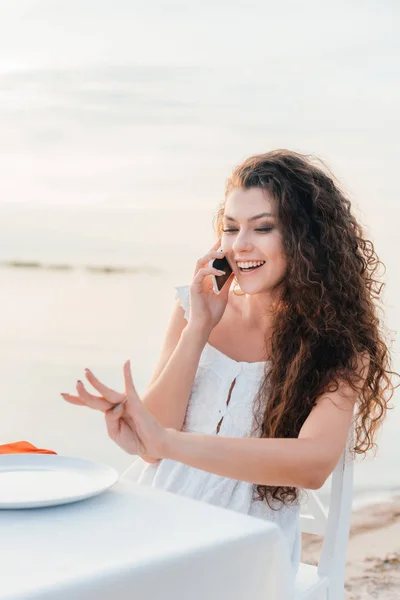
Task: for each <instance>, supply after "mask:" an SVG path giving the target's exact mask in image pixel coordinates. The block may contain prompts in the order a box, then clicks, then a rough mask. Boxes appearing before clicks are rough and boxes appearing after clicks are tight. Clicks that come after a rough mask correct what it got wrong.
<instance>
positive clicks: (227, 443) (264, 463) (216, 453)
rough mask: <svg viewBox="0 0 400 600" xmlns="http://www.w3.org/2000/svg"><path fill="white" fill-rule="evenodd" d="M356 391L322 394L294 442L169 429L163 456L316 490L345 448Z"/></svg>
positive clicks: (363, 363)
mask: <svg viewBox="0 0 400 600" xmlns="http://www.w3.org/2000/svg"><path fill="white" fill-rule="evenodd" d="M367 372H368V364H367V360H366V359H364V360H363V359H362V357H361V360H360V364H359V369H358V373H359V374H361V377H362V381H364V380H365V377H366V374H367ZM360 389H361V388H360ZM358 393H359V392H358V391H354V390H353V389H352V388H351V387H350V386H349V385H348V384H347V383H346V382H342V384H341V385H340V387H339V389H338V390H337V391H336V392H327V393H326V394H323V395H322V396H321V397H320V398H319V400H318V401H317V404H316V406H315V407H314V408H313V409H312V411H311V413H310V415H309V416H308V418H307V419H306V421H305V422H304V424H303V426H302V428H301V431H300V433H299V437H298V438H271V439H257V438H230V437H220V436H218V435H202V434H197V433H187V432H182V431H173V430H170V431H169V435H168V441H167V444H166V448H165V451H164V452H163V457H164V458H171V459H172V460H177V461H179V462H182V463H184V464H185V465H189V466H191V467H195V468H197V469H202V470H203V471H208V472H209V473H215V474H216V475H221V476H222V477H230V478H232V479H237V480H239V481H247V482H250V483H254V484H259V485H272V486H293V487H300V488H308V489H319V488H320V487H321V486H322V485H323V484H324V482H325V481H326V479H327V478H328V477H329V475H330V474H331V473H332V471H333V469H334V468H335V466H336V464H337V462H338V460H339V458H340V455H341V453H342V451H343V449H344V447H345V443H346V439H347V436H348V433H349V428H350V425H351V421H352V417H353V410H354V405H355V402H356V400H357V397H358Z"/></svg>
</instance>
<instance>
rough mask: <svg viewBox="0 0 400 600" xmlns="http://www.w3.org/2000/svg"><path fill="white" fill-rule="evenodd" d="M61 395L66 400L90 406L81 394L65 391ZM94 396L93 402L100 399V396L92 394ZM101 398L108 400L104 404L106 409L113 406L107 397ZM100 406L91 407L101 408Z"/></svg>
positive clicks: (78, 404)
mask: <svg viewBox="0 0 400 600" xmlns="http://www.w3.org/2000/svg"><path fill="white" fill-rule="evenodd" d="M61 396H62V397H63V398H64V400H66V401H67V402H69V403H70V404H76V405H77V406H88V404H87V402H85V401H84V400H83V399H82V398H80V397H79V396H74V395H73V394H65V393H63V394H61ZM92 398H93V403H94V402H95V400H99V398H98V397H97V396H93V395H92ZM101 400H104V402H106V404H105V405H104V410H107V407H108V408H112V406H113V405H112V404H111V403H110V402H107V400H106V399H105V398H101ZM99 406H100V405H99ZM99 406H96V407H94V406H93V407H91V408H98V409H99Z"/></svg>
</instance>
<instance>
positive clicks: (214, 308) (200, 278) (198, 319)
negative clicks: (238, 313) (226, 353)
mask: <svg viewBox="0 0 400 600" xmlns="http://www.w3.org/2000/svg"><path fill="white" fill-rule="evenodd" d="M220 245H221V240H218V241H217V242H216V244H215V245H214V246H213V247H212V249H211V250H210V251H209V252H208V253H207V254H205V256H203V257H202V258H200V259H199V260H198V261H197V264H196V269H195V272H194V276H193V281H192V284H191V286H190V316H189V323H188V325H190V326H191V327H192V328H193V327H194V328H196V329H199V330H201V331H203V332H205V333H206V334H210V333H211V330H212V329H213V328H214V327H215V326H216V325H217V323H219V321H220V320H221V318H222V315H223V314H224V311H225V308H226V305H227V303H228V294H229V288H230V284H231V283H232V281H233V279H234V277H235V276H234V274H233V273H232V274H231V275H230V277H229V279H228V280H227V282H226V283H225V285H224V286H223V288H222V290H221V291H220V292H219V293H218V294H216V293H215V291H214V288H213V282H212V278H211V275H221V272H220V271H218V269H214V268H212V267H209V262H210V260H213V259H214V258H221V257H223V256H224V254H222V253H221V252H217V250H218V248H219V247H220Z"/></svg>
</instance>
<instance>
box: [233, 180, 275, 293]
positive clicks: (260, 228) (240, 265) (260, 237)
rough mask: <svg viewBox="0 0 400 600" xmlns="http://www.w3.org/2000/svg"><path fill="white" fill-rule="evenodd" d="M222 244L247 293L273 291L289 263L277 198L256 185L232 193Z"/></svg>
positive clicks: (240, 283)
mask: <svg viewBox="0 0 400 600" xmlns="http://www.w3.org/2000/svg"><path fill="white" fill-rule="evenodd" d="M260 215H263V216H260ZM269 215H271V216H269ZM255 217H257V218H255ZM221 246H222V249H223V250H224V252H225V253H226V254H225V256H226V258H227V259H228V262H229V263H230V265H231V267H232V269H233V271H234V273H235V276H236V278H237V280H238V283H239V286H240V288H241V289H242V291H243V292H245V293H246V294H259V293H265V292H272V291H274V290H275V289H276V288H277V286H278V285H279V284H280V283H281V282H282V280H283V279H284V276H285V272H286V264H287V262H286V257H285V255H284V252H283V243H282V234H281V230H280V226H279V222H278V217H277V214H276V205H275V201H274V199H273V198H272V197H271V196H270V195H269V194H268V193H267V192H266V191H265V190H263V189H261V188H256V187H253V188H249V189H234V190H232V191H231V192H230V193H229V195H228V196H227V199H226V203H225V207H224V215H223V219H222V235H221ZM260 263H262V264H260ZM259 264H260V266H256V265H259ZM254 266H256V268H252V267H254Z"/></svg>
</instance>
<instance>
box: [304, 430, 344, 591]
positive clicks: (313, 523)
mask: <svg viewBox="0 0 400 600" xmlns="http://www.w3.org/2000/svg"><path fill="white" fill-rule="evenodd" d="M353 439H354V431H353V428H352V429H351V430H350V434H349V437H348V440H347V444H346V448H345V450H344V451H343V453H342V456H341V457H340V460H339V462H338V464H337V465H336V467H335V469H334V471H333V473H332V487H331V492H330V502H329V511H328V514H326V510H325V508H324V507H323V505H322V503H321V501H320V500H319V498H318V496H317V495H316V494H315V492H313V490H307V494H308V501H307V504H306V505H305V506H306V508H307V511H309V512H311V515H309V514H301V515H300V525H301V531H302V532H303V533H314V534H317V535H321V536H323V538H324V541H323V546H322V550H321V555H320V559H319V563H318V566H313V565H308V564H305V563H300V567H299V570H298V575H297V578H296V584H295V600H343V599H344V579H345V568H346V551H347V544H348V539H349V532H350V519H351V507H352V500H353V460H352V458H351V456H350V455H349V450H350V448H351V447H352V445H353Z"/></svg>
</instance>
